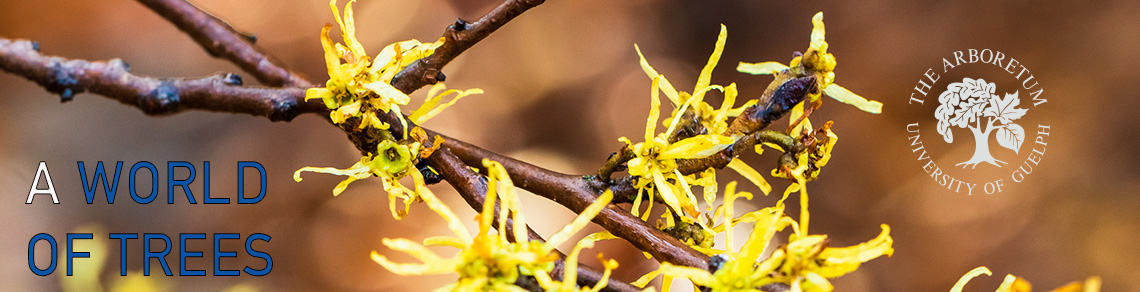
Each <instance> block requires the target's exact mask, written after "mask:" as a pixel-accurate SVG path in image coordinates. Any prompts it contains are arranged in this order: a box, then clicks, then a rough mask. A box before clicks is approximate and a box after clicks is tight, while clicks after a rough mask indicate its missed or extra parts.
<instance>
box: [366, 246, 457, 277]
mask: <svg viewBox="0 0 1140 292" xmlns="http://www.w3.org/2000/svg"><path fill="white" fill-rule="evenodd" d="M371 257H372V261H374V262H376V263H377V264H380V266H381V267H384V269H387V270H388V271H391V272H392V273H395V274H397V275H401V276H408V275H434V274H445V273H450V272H453V271H454V266H453V265H449V263H450V261H446V262H445V261H436V262H431V263H424V264H398V263H395V262H392V261H391V260H388V258H387V257H385V256H383V255H381V254H379V253H377V252H376V251H372V254H371Z"/></svg>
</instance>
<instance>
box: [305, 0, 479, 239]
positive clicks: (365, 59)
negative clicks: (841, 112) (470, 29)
mask: <svg viewBox="0 0 1140 292" xmlns="http://www.w3.org/2000/svg"><path fill="white" fill-rule="evenodd" d="M353 2H355V0H350V1H349V2H348V4H347V5H345V8H344V16H343V17H342V16H341V15H340V14H339V12H340V11H339V9H337V6H336V0H332V1H331V2H329V6H330V7H331V8H332V11H333V15H334V16H335V17H336V22H337V23H338V24H339V25H340V30H341V32H342V37H343V39H344V44H341V43H334V42H333V41H332V39H331V38H329V30H331V29H332V25H325V27H324V28H322V29H321V44H322V45H323V47H324V52H325V63H326V65H327V67H328V71H329V80H328V82H326V83H325V87H324V88H310V89H308V90H307V91H306V92H305V100H310V99H321V100H322V101H323V102H324V104H325V106H326V107H328V109H329V110H330V113H329V118H330V119H331V120H332V121H333V123H336V124H346V123H356V124H355V125H356V126H355V129H356V130H357V131H363V130H377V131H372V133H377V135H379V136H381V139H380V140H381V141H380V142H379V143H378V144H377V147H376V149H374V151H375V152H370V153H368V154H366V155H365V156H364V157H361V159H360V161H359V162H357V163H356V164H354V165H353V166H351V167H349V168H347V169H337V168H330V167H305V168H301V169H299V170H297V171H296V172H295V173H294V174H293V178H294V180H296V181H298V182H299V181H301V172H306V171H309V172H319V173H328V174H336V175H343V176H348V178H346V179H345V180H344V181H342V182H341V183H340V184H338V185H337V186H336V188H333V195H339V194H340V193H341V192H343V191H344V189H345V188H346V187H348V184H350V183H352V182H353V181H356V180H359V179H365V178H368V177H371V176H376V177H379V178H381V180H382V181H383V183H384V190H385V191H387V192H388V197H389V206H390V209H391V212H392V216H393V217H396V218H403V217H404V216H406V215H407V210H408V208H409V207H410V205H411V204H412V202H415V201H419V200H421V198H420V197H419V194H418V191H417V190H418V186H422V185H424V180H423V177H422V175H421V174H420V173H419V172H418V170H417V169H416V168H415V167H414V166H415V165H416V163H418V162H419V160H420V159H422V158H426V157H427V156H429V155H431V153H432V151H434V150H435V148H434V147H427V146H425V145H434V146H435V147H438V146H439V145H440V143H441V140H440V139H439V138H438V137H436V139H435V140H434V142H432V141H429V139H428V137H427V135H426V133H424V131H423V130H422V129H420V128H413V129H412V130H411V131H410V133H409V131H408V124H407V121H406V120H405V119H404V116H403V114H402V113H401V112H400V107H401V106H406V105H407V104H408V102H409V101H410V98H409V97H408V95H407V94H405V93H403V92H401V91H400V90H397V89H396V88H395V87H392V85H391V84H390V83H391V82H392V78H394V77H395V76H396V73H399V72H400V70H403V69H404V68H405V67H407V66H408V65H409V64H411V63H412V62H415V61H416V60H419V59H421V58H423V57H426V56H428V55H431V54H432V53H433V52H434V51H435V49H436V48H438V47H439V46H440V45H442V44H443V41H444V39H443V38H440V39H439V41H436V42H434V43H428V44H425V43H421V42H420V41H418V40H414V39H412V40H407V41H402V42H397V43H394V44H390V45H388V46H386V47H384V49H383V50H381V51H380V54H378V55H376V58H375V59H370V58H369V56H368V54H367V53H366V52H365V51H364V45H362V44H361V43H360V41H359V40H357V38H356V25H355V20H354V18H353V12H352V3H353ZM481 93H483V90H481V89H478V88H475V89H469V90H454V89H451V90H447V89H446V86H445V85H444V84H443V83H437V84H435V85H433V86H432V87H431V89H430V90H428V94H427V96H428V99H427V100H425V101H424V103H423V105H421V106H420V107H419V108H418V109H416V110H415V111H413V112H412V113H411V115H410V116H409V117H408V118H409V119H411V120H412V122H413V123H415V124H419V123H423V122H425V121H427V120H428V119H431V118H432V117H434V116H436V115H437V114H439V113H440V112H442V111H443V110H444V109H446V108H447V107H450V106H451V105H453V104H455V102H456V101H458V100H459V99H461V98H463V97H466V96H468V95H472V94H481ZM449 95H454V96H455V97H453V98H452V99H451V100H450V101H448V102H446V103H441V102H442V101H443V99H444V98H445V97H447V96H449ZM385 114H391V115H395V116H396V117H397V118H399V119H400V123H401V126H402V127H401V128H402V129H404V130H405V132H404V133H402V135H400V138H398V137H397V136H394V135H392V134H390V133H389V132H388V131H387V130H388V129H389V128H390V126H389V125H388V124H387V123H384V122H383V121H381V119H380V118H379V116H380V115H385ZM409 136H410V137H409ZM407 176H411V177H412V183H413V187H406V186H403V185H401V184H400V182H399V180H400V179H401V178H403V177H407ZM396 198H402V199H403V200H404V209H403V210H398V209H397V208H396V201H395V199H396Z"/></svg>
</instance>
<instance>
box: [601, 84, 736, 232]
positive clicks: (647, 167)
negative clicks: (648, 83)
mask: <svg viewBox="0 0 1140 292" xmlns="http://www.w3.org/2000/svg"><path fill="white" fill-rule="evenodd" d="M660 80H661V78H660V77H655V78H653V84H652V88H653V90H652V92H651V93H650V96H651V99H650V104H651V106H650V109H649V118H648V119H647V120H646V125H645V142H641V143H637V144H633V142H632V141H630V140H629V138H626V137H621V138H619V139H618V140H619V141H622V142H624V143H626V145H627V147H628V148H629V149H630V150H632V151H633V153H634V158H633V159H630V160H629V161H628V162H627V166H628V167H629V174H630V175H631V176H634V177H636V178H637V180H636V182H635V187H637V188H638V190H639V192H645V193H648V194H653V191H657V192H658V193H660V195H661V199H662V201H663V202H664V203H665V205H667V206H669V209H668V211H669V212H668V213H670V214H673V213H675V214H677V215H678V216H679V217H680V218H681V220H682V221H684V222H685V223H693V222H695V219H696V218H697V217H698V216H699V215H700V212H698V211H697V208H696V204H697V198H696V196H695V195H693V192H692V190H691V188H690V185H689V183H688V180H686V179H685V176H684V175H682V174H681V172H680V171H679V170H677V159H693V158H701V157H707V156H709V155H712V154H714V153H716V152H719V151H720V150H723V149H724V148H726V147H728V146H729V145H732V143H734V142H735V139H733V138H732V137H727V136H721V135H711V134H706V135H697V136H694V137H689V138H686V139H684V140H681V141H677V142H676V143H669V141H668V137H669V135H670V134H671V132H670V131H666V132H665V133H661V134H656V132H657V119H658V118H659V116H660V114H661V110H660V105H661V99H660V93H659V92H660V91H659V90H658V89H659V84H660V83H659V82H660ZM640 203H641V196H640V195H639V196H638V198H637V199H636V200H635V202H634V206H635V207H634V210H637V207H638V206H639V205H640ZM635 212H636V211H635ZM645 213H646V214H648V213H649V211H648V210H647V211H646V212H645ZM666 218H667V223H666V227H673V226H674V224H675V223H674V222H673V220H672V218H673V217H672V216H669V214H666Z"/></svg>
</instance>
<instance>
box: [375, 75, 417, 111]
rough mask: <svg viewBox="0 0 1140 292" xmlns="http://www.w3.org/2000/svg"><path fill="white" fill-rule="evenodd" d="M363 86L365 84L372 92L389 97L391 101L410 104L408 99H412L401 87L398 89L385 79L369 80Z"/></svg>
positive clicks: (382, 96)
mask: <svg viewBox="0 0 1140 292" xmlns="http://www.w3.org/2000/svg"><path fill="white" fill-rule="evenodd" d="M363 86H364V88H367V89H368V90H370V91H372V92H375V93H376V95H379V96H380V97H381V98H385V99H389V100H391V102H393V103H395V104H399V105H406V104H408V101H410V100H411V99H410V98H408V95H407V94H404V92H403V91H400V90H399V89H396V88H395V87H392V85H391V84H388V82H384V81H376V82H368V83H364V85H363ZM382 110H388V109H386V108H385V109H382Z"/></svg>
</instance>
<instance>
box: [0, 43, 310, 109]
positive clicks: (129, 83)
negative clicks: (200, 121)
mask: <svg viewBox="0 0 1140 292" xmlns="http://www.w3.org/2000/svg"><path fill="white" fill-rule="evenodd" d="M0 69H2V70H4V71H7V72H9V73H12V74H15V75H19V76H21V77H24V78H27V79H28V80H31V81H34V82H36V83H37V84H39V85H40V86H43V87H44V88H45V89H47V91H49V92H52V93H55V94H58V95H59V96H60V98H61V100H62V101H65V102H66V101H69V100H71V99H72V98H73V97H74V96H75V95H76V94H79V93H83V92H91V93H96V94H99V95H103V96H106V97H109V98H112V99H115V100H118V101H120V102H122V103H124V104H128V105H131V106H134V107H137V108H139V109H141V110H142V111H143V112H145V113H146V114H148V115H165V114H172V113H177V112H181V111H183V110H187V109H197V110H207V111H215V112H227V113H242V114H249V115H254V116H262V117H267V118H269V119H270V120H274V121H288V120H292V119H293V118H294V117H296V116H297V115H300V114H303V113H314V112H324V111H325V108H324V105H322V104H320V103H317V102H304V101H303V100H304V96H305V90H304V89H300V88H288V89H273V88H258V87H245V86H241V84H242V81H241V77H240V76H238V75H234V74H222V75H215V76H209V77H203V78H196V79H190V78H154V77H147V76H138V75H133V74H131V73H130V66H129V65H127V63H125V62H123V61H122V60H119V59H112V60H110V61H105V62H104V61H96V62H88V61H84V60H71V59H66V58H62V57H55V56H45V55H41V54H40V53H39V45H38V44H36V43H35V42H32V41H28V40H9V39H0Z"/></svg>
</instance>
